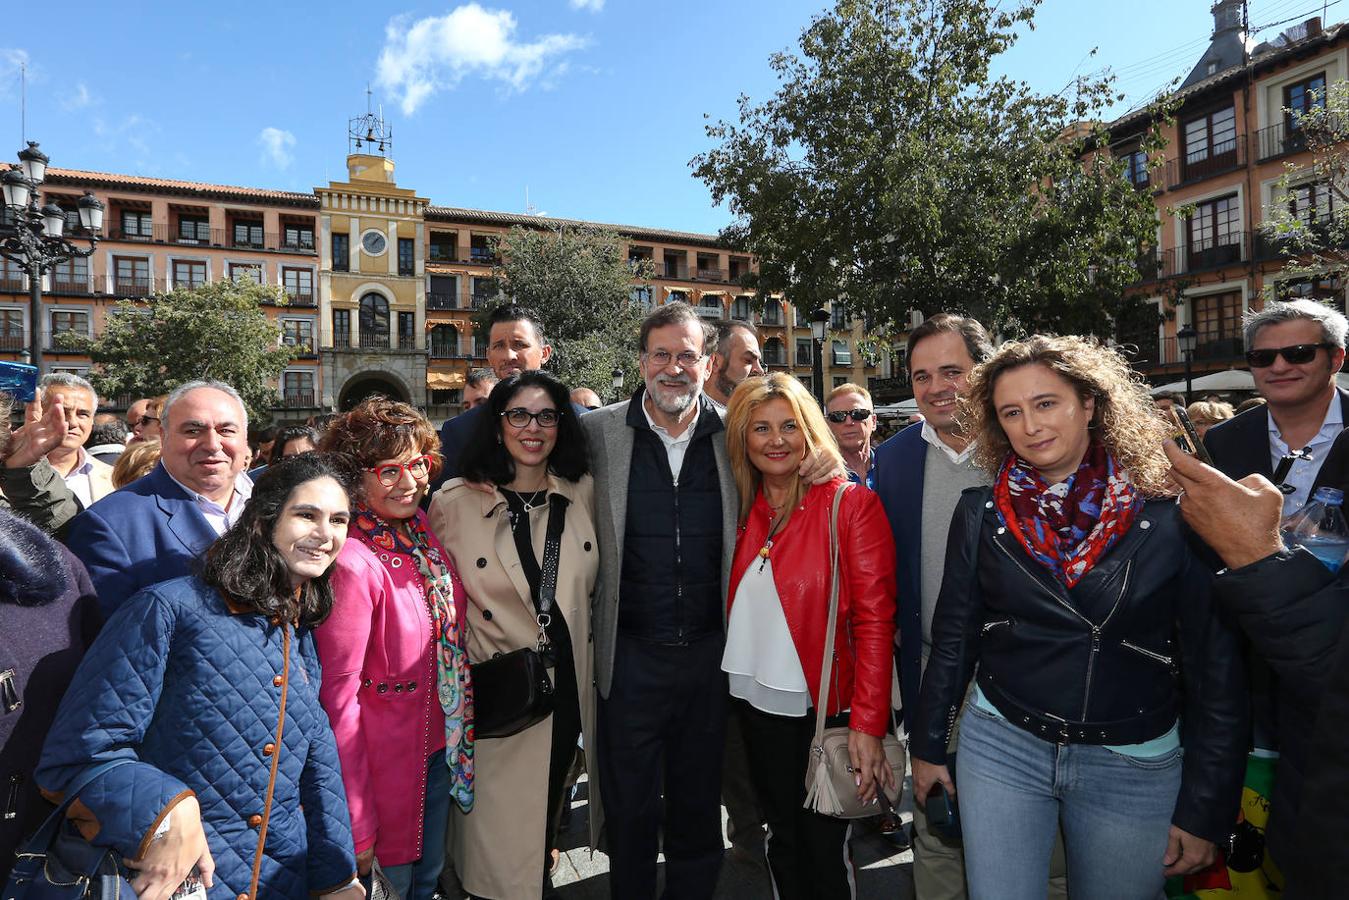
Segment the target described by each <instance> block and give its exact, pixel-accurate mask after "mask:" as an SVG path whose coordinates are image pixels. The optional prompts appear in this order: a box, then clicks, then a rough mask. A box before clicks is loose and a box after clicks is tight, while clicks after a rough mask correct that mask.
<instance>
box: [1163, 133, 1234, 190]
mask: <svg viewBox="0 0 1349 900" xmlns="http://www.w3.org/2000/svg"><path fill="white" fill-rule="evenodd" d="M1244 165H1246V136H1245V135H1244V134H1239V135H1237V136H1236V137H1234V138H1230V139H1228V140H1226V141H1223V142H1221V143H1219V144H1215V145H1214V146H1213V147H1211V148H1210V149H1209V150H1208V151H1207V152H1205V153H1204V154H1203V155H1202V156H1201V155H1198V154H1187V155H1186V156H1184V157H1182V158H1180V159H1173V160H1170V161H1169V162H1168V163H1167V164H1166V185H1167V187H1168V188H1171V189H1173V190H1174V189H1175V188H1178V187H1180V186H1181V185H1185V184H1192V183H1194V182H1196V181H1202V180H1204V179H1205V178H1212V177H1214V176H1215V175H1222V174H1223V173H1224V172H1231V171H1232V170H1233V169H1239V168H1241V167H1242V166H1244Z"/></svg>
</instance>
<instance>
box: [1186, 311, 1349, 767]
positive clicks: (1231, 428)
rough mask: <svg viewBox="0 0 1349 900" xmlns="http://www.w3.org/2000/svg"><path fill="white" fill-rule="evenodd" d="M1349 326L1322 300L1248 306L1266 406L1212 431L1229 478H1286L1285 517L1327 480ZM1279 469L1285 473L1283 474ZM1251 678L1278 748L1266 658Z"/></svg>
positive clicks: (1251, 346)
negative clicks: (1325, 472) (1257, 307)
mask: <svg viewBox="0 0 1349 900" xmlns="http://www.w3.org/2000/svg"><path fill="white" fill-rule="evenodd" d="M1346 332H1349V321H1346V319H1345V317H1344V316H1343V315H1342V314H1341V313H1338V312H1336V311H1335V310H1333V309H1331V308H1330V307H1329V306H1326V305H1324V304H1321V303H1317V302H1316V301H1314V300H1292V301H1289V302H1287V303H1282V302H1278V301H1273V302H1269V303H1266V304H1265V306H1264V308H1263V309H1261V310H1260V311H1259V312H1252V313H1247V315H1246V321H1245V338H1246V363H1247V365H1249V366H1250V367H1251V376H1252V377H1253V378H1254V379H1255V387H1256V390H1257V391H1259V392H1260V396H1262V397H1264V398H1265V401H1266V402H1265V405H1264V406H1260V407H1256V408H1255V409H1250V410H1247V411H1246V412H1244V413H1242V414H1241V415H1239V416H1237V417H1236V418H1234V419H1228V420H1227V421H1226V422H1222V423H1220V424H1218V425H1215V426H1213V427H1212V428H1210V429H1209V430H1208V433H1207V434H1205V435H1204V446H1205V447H1207V448H1208V451H1209V455H1211V456H1212V457H1213V462H1214V465H1215V466H1216V467H1217V468H1218V469H1219V470H1220V471H1221V472H1222V473H1223V474H1224V475H1226V476H1227V477H1228V478H1231V479H1233V480H1235V481H1240V480H1241V479H1242V478H1245V477H1246V476H1247V475H1252V474H1259V475H1263V476H1264V477H1265V478H1268V479H1270V480H1271V481H1281V482H1282V484H1281V485H1280V488H1281V490H1282V491H1283V514H1284V515H1285V516H1287V515H1288V514H1290V513H1292V512H1295V511H1297V510H1299V509H1301V508H1302V507H1303V506H1305V505H1306V503H1307V500H1308V498H1309V497H1310V496H1311V494H1312V491H1313V489H1314V488H1315V487H1318V486H1320V484H1319V480H1318V476H1319V475H1320V473H1321V465H1322V463H1324V462H1325V457H1326V454H1327V453H1328V452H1329V450H1330V447H1331V445H1332V444H1334V442H1335V438H1336V437H1338V436H1339V434H1340V432H1341V431H1343V430H1344V423H1345V421H1346V416H1349V391H1345V390H1343V389H1340V388H1339V387H1337V385H1336V382H1335V376H1336V374H1338V373H1339V371H1340V368H1341V367H1342V366H1343V365H1344V343H1345V335H1346ZM1276 472H1277V473H1278V474H1279V475H1281V476H1282V477H1281V478H1279V479H1276V478H1275V473H1276ZM1332 486H1333V487H1338V486H1339V485H1332ZM1216 565H1217V564H1216V563H1215V567H1216ZM1250 684H1251V714H1252V720H1253V724H1254V742H1255V746H1256V747H1257V748H1261V749H1266V750H1277V749H1278V740H1277V738H1276V720H1277V714H1276V712H1275V707H1274V697H1275V696H1276V695H1277V693H1278V690H1279V688H1278V685H1277V683H1276V681H1275V678H1274V676H1273V675H1272V674H1271V672H1270V670H1269V668H1268V667H1267V666H1266V665H1265V664H1264V663H1263V662H1261V661H1259V660H1255V661H1253V663H1252V665H1251V672H1250Z"/></svg>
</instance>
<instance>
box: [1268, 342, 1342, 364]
mask: <svg viewBox="0 0 1349 900" xmlns="http://www.w3.org/2000/svg"><path fill="white" fill-rule="evenodd" d="M1334 346H1335V345H1334V344H1328V343H1324V342H1323V343H1320V344H1293V345H1291V346H1288V347H1266V348H1264V349H1262V350H1247V351H1246V364H1247V365H1248V366H1250V367H1251V368H1252V369H1264V368H1267V367H1269V366H1272V365H1274V358H1275V357H1276V356H1282V357H1283V358H1284V359H1285V360H1287V361H1288V362H1289V363H1291V364H1292V365H1295V366H1300V365H1302V364H1303V363H1309V362H1311V361H1312V360H1314V359H1316V351H1317V350H1321V349H1323V348H1324V349H1326V350H1329V349H1331V348H1332V347H1334Z"/></svg>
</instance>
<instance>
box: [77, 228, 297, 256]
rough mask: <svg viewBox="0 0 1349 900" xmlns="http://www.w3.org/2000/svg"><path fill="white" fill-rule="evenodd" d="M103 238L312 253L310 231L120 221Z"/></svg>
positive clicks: (147, 242)
mask: <svg viewBox="0 0 1349 900" xmlns="http://www.w3.org/2000/svg"><path fill="white" fill-rule="evenodd" d="M103 233H104V237H103V239H104V240H107V241H129V242H132V243H141V244H149V243H153V244H181V245H184V246H189V247H233V248H238V249H246V250H273V251H279V252H283V253H303V254H307V255H312V254H314V253H316V252H317V251H316V249H315V245H314V238H313V236H312V235H299V236H296V235H289V236H288V235H286V234H285V232H282V233H280V234H277V233H275V232H264V233H261V234H259V235H256V237H257V238H258V239H257V240H254V235H252V234H249V235H247V236H244V235H236V234H235V232H234V229H233V228H189V229H183V228H180V227H178V226H177V225H172V226H171V225H157V224H151V225H150V226H149V227H148V228H147V227H142V226H140V225H135V226H132V227H131V228H125V227H123V226H122V225H121V224H120V223H117V224H113V225H108V226H105V227H104V229H103Z"/></svg>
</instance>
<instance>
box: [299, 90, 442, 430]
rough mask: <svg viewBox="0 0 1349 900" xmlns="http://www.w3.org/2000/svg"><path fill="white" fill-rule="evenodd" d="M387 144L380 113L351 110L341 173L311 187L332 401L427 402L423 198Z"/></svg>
mask: <svg viewBox="0 0 1349 900" xmlns="http://www.w3.org/2000/svg"><path fill="white" fill-rule="evenodd" d="M392 149H393V133H392V129H391V128H389V127H388V126H387V125H386V123H385V122H384V119H383V116H382V115H378V116H377V115H375V114H374V113H371V112H367V113H366V115H364V116H358V117H356V118H354V119H352V120H351V122H350V127H349V129H348V151H349V153H348V155H347V180H346V181H333V182H329V184H328V186H327V187H319V188H315V189H314V193H315V194H316V195H317V196H318V198H319V203H320V219H319V228H320V238H319V259H320V271H319V305H320V317H321V322H320V340H319V343H320V347H321V351H320V352H321V355H322V358H323V373H324V375H323V381H324V384H323V397H324V404H325V406H329V407H336V408H337V409H338V410H346V409H350V408H351V407H352V406H354V405H355V404H356V403H357V402H359V401H360V400H361V399H362V398H364V397H366V396H369V395H370V394H374V393H382V394H385V395H386V396H389V397H392V398H394V399H397V400H404V401H407V402H410V403H412V404H414V405H416V406H425V405H426V362H427V353H426V312H425V310H426V276H425V258H424V250H423V247H424V244H425V224H424V214H425V211H426V207H427V205H428V202H429V201H428V200H427V199H426V198H424V197H418V196H417V195H416V192H415V191H412V190H408V189H406V188H400V187H398V185H397V184H396V183H395V182H394V163H393V160H392V159H391V158H390V157H389V154H390V153H391V152H392Z"/></svg>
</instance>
